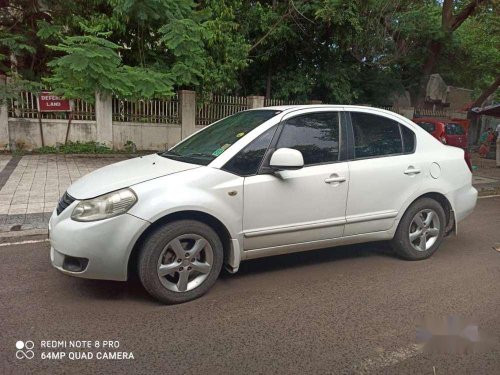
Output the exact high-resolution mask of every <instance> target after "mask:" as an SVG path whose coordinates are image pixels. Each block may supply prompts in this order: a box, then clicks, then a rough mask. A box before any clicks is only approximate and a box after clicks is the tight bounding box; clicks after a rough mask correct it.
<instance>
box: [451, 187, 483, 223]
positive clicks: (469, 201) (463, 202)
mask: <svg viewBox="0 0 500 375" xmlns="http://www.w3.org/2000/svg"><path fill="white" fill-rule="evenodd" d="M446 197H447V198H448V200H449V202H450V203H451V205H452V207H453V211H454V212H455V221H456V223H458V222H460V221H462V220H463V219H465V218H466V217H467V216H469V215H470V214H471V213H472V211H473V210H474V207H476V202H477V190H476V189H475V188H474V187H473V186H471V185H467V186H463V187H461V188H460V189H457V190H453V191H452V192H450V193H448V194H446Z"/></svg>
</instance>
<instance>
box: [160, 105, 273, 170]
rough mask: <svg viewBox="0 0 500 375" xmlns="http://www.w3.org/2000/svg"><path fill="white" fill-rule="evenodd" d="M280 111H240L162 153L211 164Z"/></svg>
mask: <svg viewBox="0 0 500 375" xmlns="http://www.w3.org/2000/svg"><path fill="white" fill-rule="evenodd" d="M280 112H281V111H276V110H253V111H245V112H239V113H236V114H235V115H232V116H229V117H226V118H224V119H222V120H220V121H218V122H216V123H215V124H213V125H211V126H209V127H207V128H206V129H203V130H202V131H200V132H198V133H196V134H195V135H193V136H192V137H190V138H188V139H186V140H185V141H184V142H182V143H179V144H178V145H177V146H175V147H174V148H172V149H170V150H168V151H165V152H162V153H159V155H161V156H163V157H166V158H170V159H174V160H179V161H183V162H186V163H193V164H201V165H208V164H209V163H210V162H211V161H213V160H214V159H215V158H217V157H218V156H220V155H221V154H222V153H224V151H226V150H227V149H228V148H229V147H231V145H233V144H234V143H235V142H236V141H238V140H240V139H241V138H243V137H244V136H245V135H246V134H248V133H249V132H250V131H252V130H253V129H255V128H256V127H257V126H259V125H261V124H263V123H264V122H266V121H267V120H269V119H270V118H272V117H274V116H276V115H277V114H278V113H280Z"/></svg>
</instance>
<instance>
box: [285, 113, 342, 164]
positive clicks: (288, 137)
mask: <svg viewBox="0 0 500 375" xmlns="http://www.w3.org/2000/svg"><path fill="white" fill-rule="evenodd" d="M283 147H287V148H293V149H295V150H298V151H300V152H301V153H302V156H303V157H304V166H308V165H315V164H324V163H333V162H335V161H337V160H339V150H340V143H339V115H338V112H321V113H311V114H305V115H301V116H297V117H293V118H291V119H289V120H287V121H286V122H285V124H284V125H283V130H282V131H281V134H280V137H279V140H278V142H277V144H276V148H283Z"/></svg>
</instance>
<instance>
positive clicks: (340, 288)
mask: <svg viewBox="0 0 500 375" xmlns="http://www.w3.org/2000/svg"><path fill="white" fill-rule="evenodd" d="M459 230H460V233H459V235H458V236H457V237H450V238H447V239H446V240H445V242H444V243H443V245H442V247H441V248H440V249H439V251H438V252H437V253H436V254H435V255H434V256H433V257H432V258H430V259H429V260H425V261H420V262H407V261H402V260H399V259H397V258H395V257H393V256H392V255H391V253H390V251H389V250H388V247H387V245H385V244H367V245H362V246H349V247H342V248H336V249H325V250H321V251H316V252H308V253H300V254H292V255H287V256H279V257H273V258H267V259H261V260H254V261H251V262H247V263H245V264H243V265H242V267H241V271H240V272H239V273H238V274H236V275H223V276H222V278H221V279H220V280H219V281H218V282H217V283H216V285H215V287H214V288H213V289H212V290H211V291H210V292H209V293H208V294H207V295H205V296H204V297H202V298H201V299H198V300H196V301H193V302H190V303H186V304H183V305H177V306H162V305H159V304H158V303H156V302H155V301H154V300H152V299H151V298H150V297H149V296H148V295H147V294H146V293H145V292H144V291H143V290H142V288H141V286H140V285H139V284H138V283H137V282H132V283H119V282H103V281H89V280H80V279H75V278H71V277H67V276H64V275H62V274H59V273H58V272H57V271H56V270H54V269H52V268H51V267H50V265H49V263H48V243H46V242H44V243H43V242H42V243H33V244H24V245H15V246H1V247H0V257H1V262H0V312H1V315H0V335H1V340H0V373H1V374H26V373H38V374H49V373H50V374H54V373H63V372H64V373H82V374H86V373H95V374H98V373H99V374H100V373H105V372H106V373H134V374H140V373H148V374H153V373H163V374H180V373H189V374H196V373H205V374H240V373H261V374H264V373H265V374H269V373H282V374H299V373H300V374H304V373H321V374H323V373H335V374H338V373H383V374H406V373H417V374H499V373H500V252H497V251H495V250H494V249H493V246H494V245H495V243H500V198H490V199H482V200H480V201H479V202H478V206H477V208H476V210H475V212H474V214H473V215H471V216H470V217H469V218H468V219H467V220H466V221H465V222H464V223H463V224H462V225H460V228H459ZM423 316H432V317H434V319H444V320H446V319H449V318H448V317H450V316H454V317H457V318H456V319H459V318H460V319H468V320H469V321H470V322H472V323H471V324H473V325H474V324H476V325H477V326H478V327H479V332H480V338H481V340H482V344H484V345H482V346H475V347H473V348H474V350H473V351H470V352H468V353H465V354H463V353H462V354H456V353H454V352H452V351H451V347H450V348H448V346H449V345H448V346H446V345H445V348H448V349H449V350H448V349H446V350H441V351H436V350H435V351H430V352H429V351H427V350H424V349H422V345H416V343H417V341H416V327H417V325H418V322H419V320H420V318H421V317H423ZM486 336H488V339H487V340H486V341H485V337H486ZM18 340H23V341H27V340H29V341H33V342H34V345H35V347H34V348H33V352H34V355H35V356H34V358H33V359H26V358H22V359H16V347H15V345H16V342H17V341H18ZM42 340H64V341H66V345H69V343H70V341H73V342H74V341H76V340H92V343H94V342H95V341H99V345H102V341H105V340H116V341H119V343H118V344H119V346H120V347H119V349H118V351H124V352H127V353H129V352H132V355H133V356H134V359H122V360H119V359H97V358H96V356H97V355H98V353H101V356H102V353H103V352H114V351H116V349H109V350H108V349H105V350H103V349H102V348H95V347H92V348H91V349H89V350H82V349H72V348H68V347H66V348H57V349H51V348H41V344H42ZM477 348H480V349H481V350H478V349H477ZM455 350H456V348H455ZM24 352H27V350H26V348H23V353H24ZM51 352H53V353H57V352H64V353H65V354H66V357H65V358H64V359H41V358H40V357H41V356H42V355H47V353H51ZM70 352H73V353H75V352H76V353H77V354H75V355H79V353H82V352H91V353H92V355H93V356H94V358H93V359H80V360H77V359H73V360H72V359H69V358H68V356H69V355H70V354H69V353H70ZM21 355H22V354H21Z"/></svg>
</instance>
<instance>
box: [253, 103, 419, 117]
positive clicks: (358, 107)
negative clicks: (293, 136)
mask: <svg viewBox="0 0 500 375" xmlns="http://www.w3.org/2000/svg"><path fill="white" fill-rule="evenodd" d="M318 108H319V109H321V108H323V109H336V110H344V111H353V110H369V111H370V112H378V113H380V114H386V115H390V116H396V117H398V118H400V119H404V120H408V121H411V120H410V119H408V118H406V117H404V116H402V115H400V114H399V113H396V112H393V111H388V110H387V109H382V108H378V107H371V106H363V105H352V104H345V105H342V104H300V105H278V106H272V107H260V108H253V109H250V111H255V110H259V109H260V110H266V109H269V110H275V111H282V114H286V113H290V112H293V111H297V110H301V109H318Z"/></svg>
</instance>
